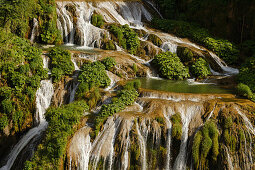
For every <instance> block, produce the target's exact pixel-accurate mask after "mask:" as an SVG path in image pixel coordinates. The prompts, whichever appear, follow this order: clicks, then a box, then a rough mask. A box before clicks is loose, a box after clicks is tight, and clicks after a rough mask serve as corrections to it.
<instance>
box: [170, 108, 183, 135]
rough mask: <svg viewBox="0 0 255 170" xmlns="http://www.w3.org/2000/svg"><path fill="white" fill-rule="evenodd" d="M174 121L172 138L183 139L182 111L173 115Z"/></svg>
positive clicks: (172, 120) (172, 119)
mask: <svg viewBox="0 0 255 170" xmlns="http://www.w3.org/2000/svg"><path fill="white" fill-rule="evenodd" d="M171 122H172V124H173V125H172V138H174V139H176V140H181V137H182V120H181V115H180V113H176V114H174V115H173V116H172V117H171Z"/></svg>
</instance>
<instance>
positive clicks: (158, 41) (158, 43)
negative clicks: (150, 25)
mask: <svg viewBox="0 0 255 170" xmlns="http://www.w3.org/2000/svg"><path fill="white" fill-rule="evenodd" d="M148 40H149V41H151V42H152V43H153V44H154V45H156V46H158V47H161V45H162V44H163V42H162V40H161V39H160V38H159V37H158V36H157V35H155V34H150V35H149V37H148Z"/></svg>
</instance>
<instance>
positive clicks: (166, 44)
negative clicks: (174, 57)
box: [160, 42, 177, 53]
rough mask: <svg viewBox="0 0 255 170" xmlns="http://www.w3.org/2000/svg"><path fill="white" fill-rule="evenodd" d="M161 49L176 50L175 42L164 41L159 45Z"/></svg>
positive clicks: (172, 51) (174, 51)
mask: <svg viewBox="0 0 255 170" xmlns="http://www.w3.org/2000/svg"><path fill="white" fill-rule="evenodd" d="M160 48H161V49H162V50H163V51H165V52H166V51H170V52H171V53H176V52H177V44H174V43H172V42H164V43H163V44H162V45H161V47H160Z"/></svg>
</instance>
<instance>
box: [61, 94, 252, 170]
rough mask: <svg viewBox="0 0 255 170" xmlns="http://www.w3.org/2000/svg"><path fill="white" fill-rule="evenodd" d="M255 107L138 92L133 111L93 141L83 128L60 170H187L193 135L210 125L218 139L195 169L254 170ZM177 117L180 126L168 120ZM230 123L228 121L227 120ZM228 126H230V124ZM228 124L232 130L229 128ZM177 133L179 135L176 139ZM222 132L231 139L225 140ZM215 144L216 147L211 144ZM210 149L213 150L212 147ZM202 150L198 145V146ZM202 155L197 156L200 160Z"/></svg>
mask: <svg viewBox="0 0 255 170" xmlns="http://www.w3.org/2000/svg"><path fill="white" fill-rule="evenodd" d="M254 108H255V105H254V103H252V102H250V101H247V100H242V99H240V100H236V99H233V96H232V95H194V94H192V95H190V94H176V93H166V92H160V93H158V92H157V91H148V90H142V91H141V96H140V97H139V98H138V100H137V101H136V103H135V104H134V105H133V106H129V107H128V108H126V109H125V110H124V111H123V112H121V113H118V114H115V115H114V116H112V117H109V118H108V119H107V121H106V122H105V124H104V126H103V129H102V130H101V131H100V132H99V134H98V135H97V136H96V137H94V136H93V135H92V134H93V128H91V127H89V126H88V125H85V126H84V127H83V128H81V129H80V130H79V131H78V132H76V133H75V135H74V136H73V138H72V139H71V140H70V145H69V147H68V153H67V155H68V156H67V158H66V159H67V160H66V161H65V162H66V164H65V167H67V168H72V169H87V168H88V167H89V168H92V169H94V168H95V169H96V168H99V169H101V168H110V169H133V168H138V169H172V168H176V169H186V168H191V167H193V168H194V166H196V165H195V164H194V163H192V162H194V149H195V148H194V146H195V144H196V141H195V140H194V139H196V134H197V133H200V131H201V132H203V131H204V130H203V129H205V127H206V126H208V124H210V123H212V122H213V123H215V125H217V126H216V128H217V131H216V132H217V134H218V136H219V137H218V138H217V141H213V144H215V145H216V146H217V147H216V150H217V153H218V154H217V157H216V160H215V161H213V160H212V152H213V148H211V147H210V148H209V154H208V155H206V156H205V161H204V162H199V163H198V166H199V167H200V168H202V167H204V168H206V169H207V168H209V169H214V168H216V169H231V167H233V168H234V169H239V168H240V169H243V168H244V169H253V168H254V162H253V160H254V157H255V155H254V151H253V146H252V145H253V144H252V141H253V140H254V132H255V131H254V127H253V124H254V123H252V122H250V121H249V120H252V119H248V118H251V117H252V116H253V115H252V114H253V113H252V110H253V109H254ZM176 114H178V115H179V116H180V122H181V124H180V125H178V126H179V127H180V128H178V126H177V124H176V121H175V119H174V118H173V117H175V115H176ZM230 119H231V121H230ZM229 122H230V123H229ZM229 124H231V125H229ZM176 130H177V131H179V132H180V136H178V135H175V133H176ZM226 131H228V132H229V133H230V134H231V135H233V137H232V138H231V137H230V142H228V141H227V140H228V139H227V136H226V133H227V132H226ZM214 142H216V143H214ZM213 146H214V145H213ZM201 148H203V144H202V143H201ZM203 154H204V153H203V150H201V151H200V152H199V153H198V156H199V157H201V160H202V159H203Z"/></svg>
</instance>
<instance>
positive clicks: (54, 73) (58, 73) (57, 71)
mask: <svg viewBox="0 0 255 170" xmlns="http://www.w3.org/2000/svg"><path fill="white" fill-rule="evenodd" d="M64 75H65V74H64V71H63V70H62V69H61V68H53V69H52V70H51V77H52V78H53V82H55V83H57V82H59V81H60V80H61V78H62V77H63V76H64Z"/></svg>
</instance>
